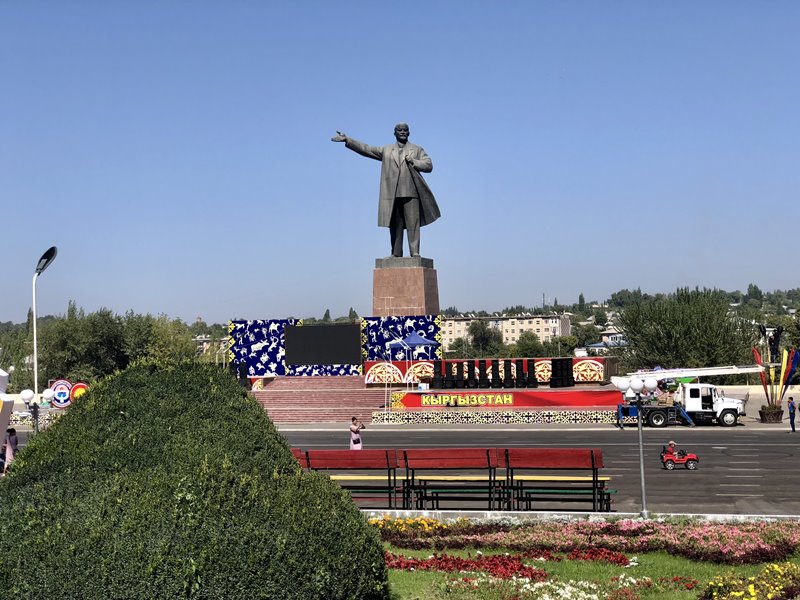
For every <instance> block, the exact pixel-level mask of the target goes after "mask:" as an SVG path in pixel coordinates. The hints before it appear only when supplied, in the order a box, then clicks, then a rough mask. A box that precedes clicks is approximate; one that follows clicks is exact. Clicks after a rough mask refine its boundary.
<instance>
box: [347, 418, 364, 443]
mask: <svg viewBox="0 0 800 600" xmlns="http://www.w3.org/2000/svg"><path fill="white" fill-rule="evenodd" d="M362 429H364V424H363V423H362V422H361V421H359V420H358V419H357V418H356V417H353V418H352V419H351V420H350V450H361V449H362V448H363V446H362V444H361V430H362Z"/></svg>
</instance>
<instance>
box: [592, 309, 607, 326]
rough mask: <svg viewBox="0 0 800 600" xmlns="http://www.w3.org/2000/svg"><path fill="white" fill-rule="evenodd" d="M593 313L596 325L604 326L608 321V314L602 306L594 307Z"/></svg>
mask: <svg viewBox="0 0 800 600" xmlns="http://www.w3.org/2000/svg"><path fill="white" fill-rule="evenodd" d="M592 314H593V315H594V324H595V325H597V326H598V327H605V326H606V324H607V323H608V315H607V314H606V311H604V310H603V309H602V308H596V309H595V310H594V312H593V313H592Z"/></svg>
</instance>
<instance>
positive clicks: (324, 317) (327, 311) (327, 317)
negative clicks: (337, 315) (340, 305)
mask: <svg viewBox="0 0 800 600" xmlns="http://www.w3.org/2000/svg"><path fill="white" fill-rule="evenodd" d="M322 322H323V323H330V322H331V309H330V308H326V309H325V314H324V315H322Z"/></svg>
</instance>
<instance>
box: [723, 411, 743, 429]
mask: <svg viewBox="0 0 800 600" xmlns="http://www.w3.org/2000/svg"><path fill="white" fill-rule="evenodd" d="M738 420H739V415H737V414H736V411H733V410H723V411H722V414H721V415H720V416H719V424H720V425H722V426H723V427H733V426H734V425H736V422H737V421H738Z"/></svg>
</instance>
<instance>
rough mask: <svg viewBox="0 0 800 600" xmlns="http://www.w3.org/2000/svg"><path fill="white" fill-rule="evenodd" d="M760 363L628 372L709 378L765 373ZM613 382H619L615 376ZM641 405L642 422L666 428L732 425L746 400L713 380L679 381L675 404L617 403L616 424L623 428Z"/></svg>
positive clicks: (658, 378)
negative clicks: (729, 394) (727, 394)
mask: <svg viewBox="0 0 800 600" xmlns="http://www.w3.org/2000/svg"><path fill="white" fill-rule="evenodd" d="M763 370H764V367H763V366H761V365H752V366H744V367H737V366H730V367H708V368H699V369H659V370H655V371H639V372H636V373H629V374H628V377H637V378H639V379H642V380H646V379H655V380H656V381H662V380H665V379H681V378H686V377H706V376H709V375H737V374H742V373H759V372H763ZM611 379H612V382H614V383H616V381H615V380H616V379H617V378H615V377H612V378H611ZM640 408H641V418H642V422H643V423H647V424H648V425H650V426H651V427H666V426H667V425H678V424H681V423H685V424H687V425H690V426H694V425H695V424H711V423H719V424H720V425H722V426H723V427H733V426H734V425H736V423H738V422H739V419H740V418H741V417H743V416H745V401H744V400H741V399H739V398H728V397H725V396H724V395H723V394H722V393H721V392H720V391H719V390H718V389H717V387H716V386H715V385H712V384H710V383H680V384H679V385H678V389H677V390H676V391H675V393H674V394H673V396H672V404H671V405H669V404H667V405H664V404H653V402H652V399H641V407H639V405H638V402H637V401H636V400H635V399H634V400H629V401H626V402H624V403H622V404H619V405H617V423H618V425H619V426H620V427H622V423H623V422H624V418H625V417H636V416H638V412H639V410H640Z"/></svg>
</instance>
